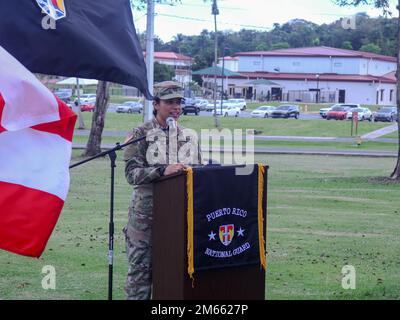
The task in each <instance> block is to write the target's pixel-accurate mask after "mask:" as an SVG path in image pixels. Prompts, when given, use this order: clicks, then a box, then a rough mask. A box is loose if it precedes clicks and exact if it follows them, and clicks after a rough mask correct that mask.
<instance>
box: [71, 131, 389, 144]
mask: <svg viewBox="0 0 400 320" xmlns="http://www.w3.org/2000/svg"><path fill="white" fill-rule="evenodd" d="M127 133H128V132H127V131H110V130H104V131H103V137H125V136H126V135H127ZM89 134H90V131H89V130H75V132H74V136H88V135H89ZM254 140H259V141H301V142H328V143H329V142H353V141H355V138H336V137H301V136H258V135H257V136H254ZM369 140H371V141H375V142H387V143H397V139H391V138H374V139H369Z"/></svg>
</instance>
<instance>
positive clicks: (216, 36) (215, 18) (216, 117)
mask: <svg viewBox="0 0 400 320" xmlns="http://www.w3.org/2000/svg"><path fill="white" fill-rule="evenodd" d="M211 14H213V15H214V31H215V40H214V68H215V71H214V92H213V94H214V121H215V127H216V128H219V129H220V124H219V119H218V116H217V70H218V66H217V65H218V34H217V15H218V14H219V10H218V7H217V0H213V4H212V11H211ZM221 76H222V77H223V76H224V75H221Z"/></svg>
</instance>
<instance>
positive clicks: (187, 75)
mask: <svg viewBox="0 0 400 320" xmlns="http://www.w3.org/2000/svg"><path fill="white" fill-rule="evenodd" d="M154 61H157V62H159V63H162V64H166V65H168V66H171V67H172V68H173V69H174V70H175V78H174V80H175V81H177V82H180V83H182V85H183V86H185V85H187V84H188V83H189V82H190V81H192V73H191V66H192V63H193V59H192V58H190V57H187V56H184V55H182V54H179V53H175V52H154Z"/></svg>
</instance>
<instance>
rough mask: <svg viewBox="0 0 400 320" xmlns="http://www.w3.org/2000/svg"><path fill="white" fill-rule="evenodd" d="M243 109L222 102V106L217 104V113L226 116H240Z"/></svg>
mask: <svg viewBox="0 0 400 320" xmlns="http://www.w3.org/2000/svg"><path fill="white" fill-rule="evenodd" d="M240 113H241V111H240V108H239V107H235V106H229V105H224V104H222V109H221V106H219V107H218V106H217V115H223V116H224V117H239V115H240Z"/></svg>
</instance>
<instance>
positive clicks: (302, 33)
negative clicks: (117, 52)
mask: <svg viewBox="0 0 400 320" xmlns="http://www.w3.org/2000/svg"><path fill="white" fill-rule="evenodd" d="M397 27H398V26H397V19H396V18H383V17H379V18H370V17H369V16H368V15H367V14H365V13H358V14H357V15H356V28H355V29H345V28H343V27H342V23H341V20H337V21H336V22H334V23H330V24H322V25H317V24H315V23H312V22H309V21H305V20H301V19H295V20H291V21H289V22H287V23H284V24H274V26H273V28H272V30H270V31H256V30H247V29H242V30H240V31H238V32H233V31H224V32H219V33H218V42H219V50H220V51H219V56H221V52H222V48H225V55H226V56H227V55H232V54H234V53H236V52H243V51H259V50H274V49H281V48H296V47H313V46H328V47H335V48H343V49H350V50H357V51H367V52H374V53H379V54H383V55H388V56H396V53H397V44H396V43H397V42H396V41H397V40H396V31H397ZM139 36H140V39H141V43H142V46H143V48H145V46H144V34H140V35H139ZM154 50H155V51H173V52H176V53H181V54H184V55H187V56H190V57H193V58H194V65H193V70H198V69H201V68H204V67H209V66H211V65H212V63H213V61H214V32H209V31H207V30H203V31H202V32H201V33H200V34H199V35H195V36H188V35H183V34H177V35H176V36H175V37H174V38H173V40H172V41H169V42H167V43H164V42H163V41H162V40H161V39H159V38H157V37H156V39H155V43H154Z"/></svg>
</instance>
